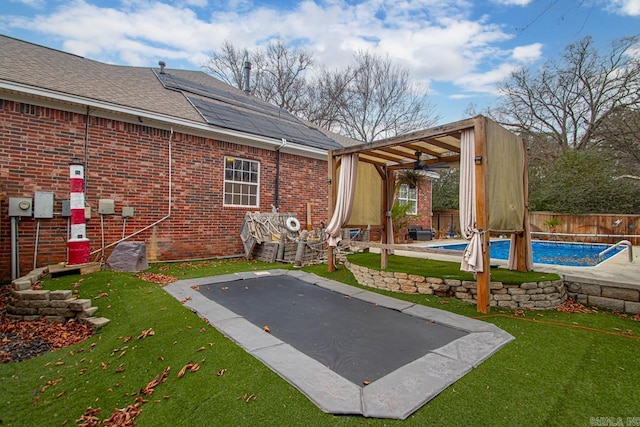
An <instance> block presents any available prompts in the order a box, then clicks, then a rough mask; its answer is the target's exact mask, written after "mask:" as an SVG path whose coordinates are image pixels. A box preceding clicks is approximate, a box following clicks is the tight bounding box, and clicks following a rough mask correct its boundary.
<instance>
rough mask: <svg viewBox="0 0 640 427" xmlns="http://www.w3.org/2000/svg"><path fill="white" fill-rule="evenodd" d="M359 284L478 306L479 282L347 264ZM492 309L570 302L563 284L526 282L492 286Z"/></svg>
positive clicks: (547, 307)
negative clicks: (438, 297)
mask: <svg viewBox="0 0 640 427" xmlns="http://www.w3.org/2000/svg"><path fill="white" fill-rule="evenodd" d="M345 266H346V267H347V268H348V269H349V270H350V271H351V272H352V273H353V275H354V277H355V278H356V280H357V281H358V283H359V284H361V285H363V286H369V287H373V288H378V289H385V290H389V291H396V292H403V293H406V294H425V295H437V296H440V297H454V298H457V299H459V300H462V301H465V302H469V303H472V304H476V294H477V290H476V286H477V285H476V282H475V281H461V280H454V279H440V278H436V277H424V276H418V275H415V274H407V273H398V272H387V271H378V270H370V269H368V268H366V267H362V266H359V265H355V264H352V263H350V262H348V261H347V262H345ZM489 288H490V292H491V302H490V303H491V306H492V307H508V308H530V309H534V310H546V309H551V308H556V307H558V306H559V305H561V304H562V303H563V302H564V301H565V300H566V299H567V291H566V288H565V286H564V283H563V281H562V280H554V281H546V282H527V283H522V284H519V285H516V284H508V283H501V282H491V283H490V285H489Z"/></svg>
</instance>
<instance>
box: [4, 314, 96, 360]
mask: <svg viewBox="0 0 640 427" xmlns="http://www.w3.org/2000/svg"><path fill="white" fill-rule="evenodd" d="M93 332H94V331H93V329H92V328H91V327H89V326H86V325H83V324H81V323H80V322H65V323H57V322H48V321H47V320H46V319H44V318H42V319H40V320H36V321H33V322H27V321H24V320H21V321H13V320H9V319H7V318H6V317H3V318H2V319H1V320H0V362H1V363H8V362H19V361H22V360H26V359H30V358H32V357H35V356H39V355H41V354H43V353H46V352H48V351H51V350H55V349H60V348H64V347H67V346H70V345H73V344H76V343H79V342H81V341H84V340H85V339H87V338H89V337H90V336H92V335H93Z"/></svg>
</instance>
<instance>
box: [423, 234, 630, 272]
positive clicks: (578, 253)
mask: <svg viewBox="0 0 640 427" xmlns="http://www.w3.org/2000/svg"><path fill="white" fill-rule="evenodd" d="M510 246H511V242H510V241H509V240H492V241H491V243H490V251H491V258H494V259H504V260H507V259H509V248H510ZM610 246H612V245H606V244H603V243H573V242H549V241H543V240H534V241H532V242H531V251H532V253H533V262H535V263H539V264H554V265H571V266H577V267H590V266H594V265H597V264H598V254H599V253H600V252H602V251H604V250H605V249H607V248H608V247H610ZM429 247H430V248H434V249H445V250H451V251H463V250H464V249H465V248H466V247H467V244H466V243H459V244H450V245H434V246H429ZM623 249H624V248H623V247H620V246H619V247H617V248H615V249H614V250H612V251H610V252H608V253H607V254H605V256H604V259H603V260H605V259H608V258H610V257H612V256H613V255H615V254H617V253H618V252H620V251H621V250H623Z"/></svg>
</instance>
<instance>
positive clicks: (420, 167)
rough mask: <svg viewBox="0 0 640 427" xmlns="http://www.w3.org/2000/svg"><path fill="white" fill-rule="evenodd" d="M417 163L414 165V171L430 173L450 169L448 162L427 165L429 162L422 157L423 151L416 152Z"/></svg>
mask: <svg viewBox="0 0 640 427" xmlns="http://www.w3.org/2000/svg"><path fill="white" fill-rule="evenodd" d="M415 155H416V161H415V163H414V164H413V170H414V171H428V170H433V169H448V168H449V165H448V164H447V163H446V162H437V163H432V164H427V160H428V159H425V158H423V157H422V151H416V153H415Z"/></svg>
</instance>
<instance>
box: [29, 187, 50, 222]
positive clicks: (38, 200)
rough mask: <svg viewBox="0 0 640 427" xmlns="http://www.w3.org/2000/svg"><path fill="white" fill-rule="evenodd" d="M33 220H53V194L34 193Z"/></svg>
mask: <svg viewBox="0 0 640 427" xmlns="http://www.w3.org/2000/svg"><path fill="white" fill-rule="evenodd" d="M33 217H34V218H53V193H51V192H48V191H47V192H45V191H36V193H35V196H34V201H33Z"/></svg>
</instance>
